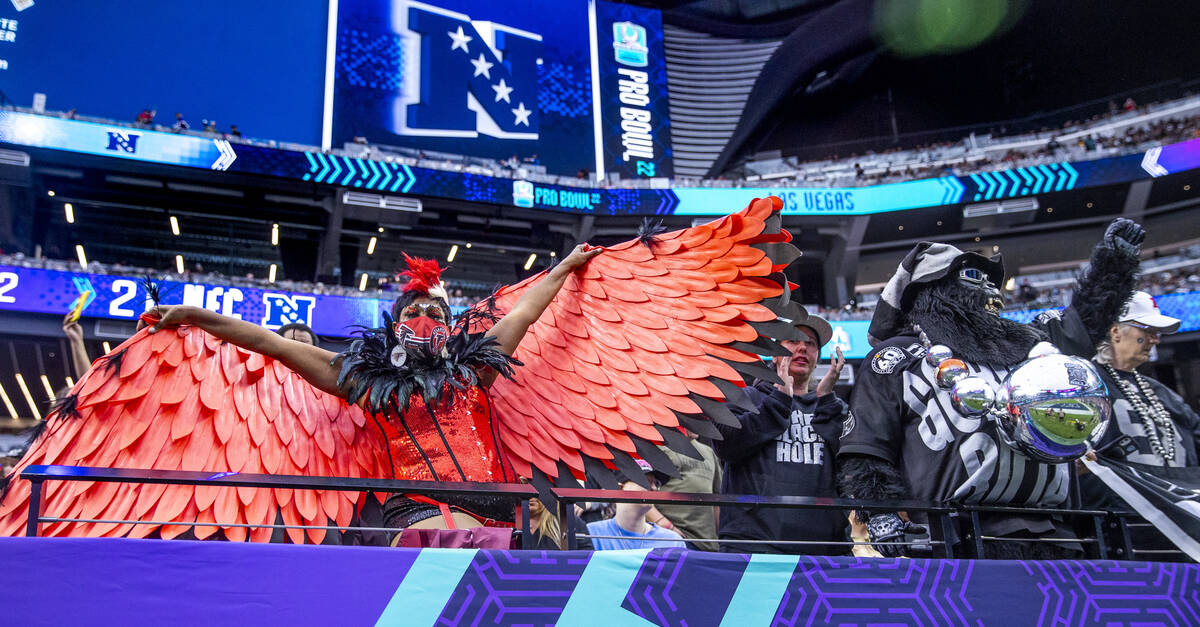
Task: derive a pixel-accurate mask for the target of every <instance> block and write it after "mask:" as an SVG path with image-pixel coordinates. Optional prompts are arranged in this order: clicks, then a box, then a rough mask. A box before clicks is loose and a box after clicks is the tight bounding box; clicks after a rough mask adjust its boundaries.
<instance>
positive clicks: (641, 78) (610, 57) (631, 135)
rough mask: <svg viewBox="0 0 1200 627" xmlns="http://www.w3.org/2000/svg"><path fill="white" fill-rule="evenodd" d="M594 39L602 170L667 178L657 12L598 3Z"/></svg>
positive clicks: (663, 63) (659, 17)
mask: <svg viewBox="0 0 1200 627" xmlns="http://www.w3.org/2000/svg"><path fill="white" fill-rule="evenodd" d="M596 41H597V49H596V54H597V56H598V57H599V59H598V61H599V63H598V65H599V73H600V94H599V97H600V117H601V123H600V127H601V133H602V134H603V144H604V167H605V171H606V172H616V173H619V174H620V175H621V178H655V177H669V176H671V175H672V165H671V163H672V159H671V127H670V122H669V121H668V118H667V115H668V108H667V64H666V61H665V59H664V58H663V39H662V14H661V13H659V12H658V11H653V10H650V9H643V8H641V7H635V6H630V5H627V4H616V3H612V2H597V3H596Z"/></svg>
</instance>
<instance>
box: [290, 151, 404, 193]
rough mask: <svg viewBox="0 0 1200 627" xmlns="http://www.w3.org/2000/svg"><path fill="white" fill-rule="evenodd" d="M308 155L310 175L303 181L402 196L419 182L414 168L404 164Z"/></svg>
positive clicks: (311, 153)
mask: <svg viewBox="0 0 1200 627" xmlns="http://www.w3.org/2000/svg"><path fill="white" fill-rule="evenodd" d="M304 156H305V158H306V159H307V160H308V172H306V173H304V176H303V177H301V178H303V179H304V180H305V181H312V182H314V183H328V184H330V185H341V186H343V187H362V188H365V189H377V190H379V191H389V192H397V191H398V192H401V193H407V192H408V191H409V190H410V189H412V186H413V184H414V183H416V182H417V177H416V175H414V174H413V171H412V168H410V167H408V166H407V165H405V164H403V163H387V162H383V161H375V160H373V159H359V158H357V157H335V156H330V155H325V154H321V153H319V152H318V153H313V152H307V153H304Z"/></svg>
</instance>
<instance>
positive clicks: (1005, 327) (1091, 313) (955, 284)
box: [837, 219, 1144, 559]
mask: <svg viewBox="0 0 1200 627" xmlns="http://www.w3.org/2000/svg"><path fill="white" fill-rule="evenodd" d="M1143 238H1144V232H1143V231H1142V228H1141V227H1140V226H1138V225H1137V224H1135V223H1133V222H1131V221H1129V220H1125V219H1117V220H1115V221H1113V222H1112V224H1110V225H1109V227H1108V229H1107V230H1106V232H1105V235H1104V239H1103V240H1102V241H1101V242H1100V243H1099V244H1097V246H1096V247H1095V248H1094V250H1093V252H1092V256H1091V264H1090V267H1089V268H1088V269H1087V270H1086V271H1084V272H1083V273H1081V274H1080V275H1079V276H1078V277H1077V284H1076V288H1075V292H1074V296H1073V298H1072V301H1071V305H1070V307H1068V308H1067V310H1066V311H1065V312H1064V314H1062V315H1058V314H1055V315H1051V316H1042V317H1039V319H1038V321H1035V323H1034V324H1031V325H1024V324H1020V323H1017V322H1013V321H1010V320H1007V319H1004V318H1001V317H999V316H997V315H995V314H993V313H990V312H988V311H987V310H986V309H985V305H986V300H987V298H988V297H987V294H986V293H985V292H984V291H983V290H979V289H972V288H970V287H968V286H966V285H964V284H963V283H962V282H961V281H960V280H959V278H958V276H957V270H958V268H960V267H962V265H964V264H969V265H971V266H973V267H980V268H981V269H985V270H987V271H988V273H989V275H991V277H992V280H993V282H995V283H997V284H1001V282H1002V280H1003V269H1002V266H1000V264H999V260H998V259H992V260H985V259H984V258H983V257H981V256H979V255H973V254H970V253H967V254H963V255H961V256H960V257H959V258H955V259H954V260H953V261H952V262H950V263H948V264H947V267H946V268H945V270H944V272H942V273H941V274H940V275H939V276H937V277H936V278H934V280H929V281H924V282H923V281H921V280H920V278H921V277H920V275H917V276H914V277H913V281H912V282H911V283H910V284H908V285H907V286H906V288H905V289H904V290H903V293H902V294H893V296H894V297H896V299H895V300H894V301H893V302H894V303H896V304H897V305H898V306H897V307H895V308H892V307H890V306H888V305H887V304H885V303H884V302H883V299H881V303H880V305H881V308H882V309H883V311H882V312H881V311H880V310H877V312H876V319H875V320H873V321H872V325H871V333H872V336H874V338H875V339H880V340H883V339H887V338H889V337H894V336H906V335H907V336H911V335H914V332H913V330H912V326H913V325H914V324H915V325H920V328H921V329H922V330H923V331H925V333H926V334H927V335H928V336H929V339H930V340H931V341H932V343H934V344H944V345H946V346H948V347H950V348H951V349H952V351H953V353H954V356H955V357H959V358H962V359H965V360H967V361H968V362H973V363H977V364H983V365H987V366H991V367H1008V366H1014V365H1016V364H1019V363H1020V362H1022V361H1024V360H1025V359H1026V357H1027V355H1028V353H1029V350H1030V349H1031V348H1032V347H1033V346H1034V345H1035V344H1036V343H1037V342H1039V341H1043V340H1049V341H1051V342H1053V343H1054V344H1055V345H1056V346H1057V347H1058V348H1059V349H1060V350H1061V351H1062V352H1064V353H1067V354H1074V355H1076V356H1080V357H1084V358H1090V357H1091V356H1092V355H1093V354H1094V352H1095V350H1094V347H1095V345H1096V344H1097V343H1098V342H1099V341H1100V340H1101V339H1103V338H1104V335H1105V333H1106V332H1107V330H1108V328H1109V327H1110V326H1111V325H1112V324H1113V323H1114V322H1115V321H1116V320H1117V318H1118V316H1119V315H1120V313H1121V311H1122V308H1123V307H1124V304H1125V303H1126V302H1127V301H1128V300H1129V298H1130V297H1131V296H1132V294H1133V291H1134V288H1135V285H1136V280H1137V276H1136V274H1137V269H1138V264H1139V249H1138V246H1139V245H1140V243H1141V241H1142V239H1143ZM922 246H927V245H922ZM920 249H921V247H920V246H919V247H918V250H920ZM917 252H918V251H917V250H914V253H917ZM911 257H912V255H910V258H911ZM907 262H908V259H907V258H906V263H907ZM910 270H913V268H912V267H908V268H906V267H905V266H904V265H903V264H902V266H901V268H900V269H899V270H898V273H904V272H907V271H910ZM997 275H998V276H997ZM906 278H907V277H906ZM886 296H887V294H886V293H885V297H886ZM864 365H865V364H864ZM838 462H839V466H838V470H837V473H838V489H839V491H840V493H841V494H842V496H844V497H847V498H859V499H865V500H873V501H875V500H878V501H887V500H901V499H908V498H911V495H912V493H913V492H912V490H911V489H910V487H909V486H907V485H906V484H905V480H904V478H903V475H902V474H901V472H900V470H899V469H898V468H897V467H896V466H895V465H893V464H892V463H890V462H888V461H886V460H884V459H881V458H879V457H874V456H867V455H848V456H841V457H839V458H838ZM874 514H880V513H879V512H856V517H857V518H858V520H859V521H860V522H863V523H868V520H869V519H870V518H871V517H872V516H873V515H874ZM885 516H886V514H885ZM869 526H870V525H869ZM873 539H874V536H873ZM877 548H879V549H880V551H881V552H883V553H885V554H889V553H891V554H896V553H898V551H897V550H895V549H893V550H891V551H888V550H886V549H885V547H879V546H877ZM1075 555H1076V554H1075V552H1074V551H1070V550H1065V549H1063V548H1062V547H1061V546H1060V545H1058V544H1056V543H1047V542H1028V543H1021V542H989V543H986V544H985V545H984V555H983V556H979V557H988V558H998V559H1054V558H1062V557H1070V556H1075Z"/></svg>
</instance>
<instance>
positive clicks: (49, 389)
mask: <svg viewBox="0 0 1200 627" xmlns="http://www.w3.org/2000/svg"><path fill="white" fill-rule="evenodd" d="M38 378H40V379H41V380H42V387H43V388H45V390H46V398H49V399H50V402H51V403H53V402H54V386H52V385H50V377H47V376H46V375H42V376H40V377H38Z"/></svg>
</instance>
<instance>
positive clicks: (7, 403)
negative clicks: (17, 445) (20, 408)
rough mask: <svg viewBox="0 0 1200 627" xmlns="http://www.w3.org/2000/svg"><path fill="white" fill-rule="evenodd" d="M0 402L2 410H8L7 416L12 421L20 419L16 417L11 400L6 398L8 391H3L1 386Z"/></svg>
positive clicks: (15, 410) (15, 409)
mask: <svg viewBox="0 0 1200 627" xmlns="http://www.w3.org/2000/svg"><path fill="white" fill-rule="evenodd" d="M0 400H3V401H4V408H5V409H7V410H8V415H9V416H12V419H13V420H16V419H17V418H19V417H20V416H17V408H16V407H13V404H12V399H11V398H9V397H8V390H5V389H4V386H3V385H0Z"/></svg>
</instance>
